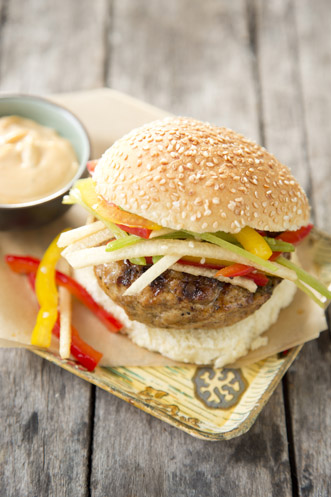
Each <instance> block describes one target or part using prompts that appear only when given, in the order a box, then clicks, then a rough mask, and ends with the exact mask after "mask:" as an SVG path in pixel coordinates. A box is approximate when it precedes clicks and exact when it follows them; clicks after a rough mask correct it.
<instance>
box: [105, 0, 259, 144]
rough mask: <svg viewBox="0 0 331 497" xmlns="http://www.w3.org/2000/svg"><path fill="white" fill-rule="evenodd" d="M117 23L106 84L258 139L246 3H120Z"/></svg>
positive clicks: (111, 37) (211, 0)
mask: <svg viewBox="0 0 331 497" xmlns="http://www.w3.org/2000/svg"><path fill="white" fill-rule="evenodd" d="M229 4H230V5H229ZM112 26H113V29H112V31H111V32H110V33H109V42H110V43H111V60H110V62H109V71H108V78H107V82H108V84H109V86H111V87H113V88H116V89H118V90H121V91H124V92H127V93H129V94H130V95H133V96H135V97H137V98H140V99H142V100H145V101H147V102H149V103H152V104H155V105H157V106H158V107H161V108H164V109H166V110H169V111H171V112H174V113H176V114H178V115H189V116H193V117H198V118H199V119H205V120H209V121H211V122H213V123H215V124H220V125H223V126H227V127H230V128H233V129H236V130H237V131H240V132H242V133H244V134H246V135H248V136H250V137H251V138H253V139H258V117H257V114H256V108H257V97H256V93H255V88H254V78H253V76H252V67H251V52H250V46H249V34H248V31H247V22H246V16H245V2H244V1H243V0H240V1H239V2H224V1H221V2H220V1H218V0H207V1H204V2H199V1H197V0H195V1H190V0H185V1H181V2H176V1H174V0H171V1H168V2H162V1H159V0H158V1H154V2H149V1H148V0H144V1H140V2H133V1H131V0H121V1H116V2H114V7H113V23H112Z"/></svg>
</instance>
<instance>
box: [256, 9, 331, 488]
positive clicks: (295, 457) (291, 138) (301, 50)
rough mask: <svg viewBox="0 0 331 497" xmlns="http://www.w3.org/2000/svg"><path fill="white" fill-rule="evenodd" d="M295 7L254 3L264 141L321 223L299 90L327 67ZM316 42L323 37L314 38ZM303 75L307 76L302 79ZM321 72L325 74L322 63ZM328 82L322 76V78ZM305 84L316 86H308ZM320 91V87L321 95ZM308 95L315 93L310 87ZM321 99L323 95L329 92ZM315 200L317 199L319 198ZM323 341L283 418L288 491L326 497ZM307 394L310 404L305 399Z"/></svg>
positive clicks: (306, 361) (304, 362) (316, 135)
mask: <svg viewBox="0 0 331 497" xmlns="http://www.w3.org/2000/svg"><path fill="white" fill-rule="evenodd" d="M307 5H308V4H307ZM296 7H297V9H299V10H300V13H299V12H298V11H297V10H296V9H295V6H294V5H293V2H292V1H291V0H282V1H280V2H277V4H276V3H271V2H268V3H266V2H262V1H259V2H258V10H257V27H258V40H259V43H258V52H259V70H260V77H261V88H262V102H263V104H262V107H263V111H264V119H263V122H264V130H265V139H266V146H267V147H268V148H269V149H271V150H273V151H274V152H275V153H276V151H277V157H279V158H280V159H281V160H282V161H283V162H284V163H285V164H288V165H289V166H291V167H292V170H293V172H294V174H295V176H296V177H297V178H298V179H299V181H300V182H301V184H302V185H303V186H304V187H305V189H306V191H307V193H308V194H309V197H310V201H311V203H312V205H313V206H314V207H315V209H314V212H313V215H314V217H315V222H316V223H317V226H319V227H321V228H323V227H324V228H327V226H326V225H325V224H324V218H323V215H322V214H321V213H320V210H321V204H324V207H323V213H325V212H327V213H328V217H329V216H330V201H329V200H328V199H327V198H326V197H327V195H328V188H329V184H326V185H325V186H324V187H323V188H322V191H317V190H316V186H314V185H316V181H318V179H316V175H315V172H316V171H318V170H319V166H318V163H319V160H320V159H319V158H318V157H316V156H315V155H313V153H312V150H311V146H310V145H309V143H310V141H311V140H314V141H315V140H320V139H321V136H325V135H324V131H322V130H321V127H320V126H316V125H315V124H316V122H315V123H314V124H313V122H312V121H310V120H305V116H307V115H310V113H311V112H312V109H311V108H310V103H309V102H308V101H307V98H306V97H305V93H304V91H303V88H305V87H306V86H307V85H309V84H311V80H312V79H314V78H315V77H316V76H315V75H314V72H315V70H316V71H317V72H318V71H319V70H320V68H321V67H323V68H324V69H323V70H324V71H327V66H326V65H325V64H323V63H322V62H321V59H320V58H319V59H318V60H315V59H314V57H312V55H311V47H310V43H312V42H313V39H314V40H315V39H316V37H318V36H319V35H318V32H320V27H321V24H320V22H311V21H312V17H311V12H309V13H308V11H306V13H305V14H304V13H302V4H301V3H300V6H299V5H297V6H296ZM309 10H310V9H309ZM317 10H318V9H317ZM324 14H325V12H324ZM321 15H322V11H320V12H319V14H318V15H317V16H316V14H315V16H316V17H315V21H317V18H319V17H320V16H321ZM296 16H299V17H300V16H304V18H305V19H306V22H307V26H308V25H309V30H310V39H309V40H308V39H307V37H306V35H304V33H303V32H300V31H298V30H297V28H296V26H297V22H298V21H297V18H296ZM308 18H309V21H308ZM329 20H331V19H330V18H329ZM323 39H324V38H323ZM319 43H320V44H323V43H324V42H323V41H322V39H320V40H319ZM308 44H309V47H307V45H308ZM275 47H277V49H275ZM329 48H330V47H329ZM329 48H327V49H326V50H328V49H329ZM307 49H308V53H307ZM322 50H325V48H323V49H322ZM299 55H300V57H299ZM307 57H311V60H310V64H311V65H310V68H309V70H308V69H307V68H306V71H305V72H304V73H303V72H302V64H303V61H302V59H304V61H305V64H308V62H307V61H306V58H307ZM313 59H314V60H313ZM312 64H314V67H312ZM305 78H308V81H307V82H306V81H305ZM328 78H331V67H330V66H329V72H328ZM328 81H329V82H330V79H329V80H328ZM324 84H325V82H324ZM312 86H313V87H314V88H316V89H317V87H316V86H314V85H312ZM318 91H319V90H318ZM322 93H323V90H322ZM326 94H327V91H326V87H325V88H324V95H325V96H326ZM315 98H316V99H317V93H316V95H315ZM327 98H329V100H330V97H329V96H328V97H327ZM320 111H321V112H324V113H325V112H328V109H323V110H322V109H321V108H320ZM324 115H325V114H324ZM329 115H330V113H329ZM322 140H323V138H322ZM315 146H317V144H316V145H315ZM326 146H327V147H329V144H328V145H327V144H326V143H324V153H326V148H325V147H326ZM326 170H327V165H326V163H324V164H322V166H321V170H319V172H318V173H317V176H318V177H320V175H321V174H322V171H326ZM325 180H326V178H325V179H324V181H325ZM327 183H328V182H327ZM321 198H323V199H324V202H323V201H322V202H321ZM322 344H323V345H322ZM330 346H331V343H330V340H329V339H328V337H327V335H323V336H322V337H321V338H320V339H319V340H318V341H317V342H314V343H313V344H307V345H306V346H305V347H304V350H303V352H302V353H301V355H300V357H299V359H298V360H297V361H296V363H295V365H294V367H292V368H291V369H290V372H289V373H288V380H287V383H286V384H285V387H286V393H287V395H288V399H287V401H288V406H287V407H288V409H287V416H288V423H289V431H290V437H289V451H290V457H291V469H292V473H293V478H294V479H293V485H294V491H295V494H296V493H299V494H300V495H302V496H305V495H323V496H324V495H325V496H326V495H329V493H330V486H329V485H330V483H329V482H330V481H331V468H330V464H329V461H328V458H329V455H330V443H329V437H323V435H322V434H323V433H330V423H331V416H330V415H329V409H328V405H329V406H330V405H331V404H330V396H329V395H328V391H329V385H330V374H329V372H330V357H329V355H330V353H331V347H330ZM323 351H324V353H323ZM313 392H314V393H313ZM315 392H318V393H315ZM312 395H313V396H314V399H315V400H316V401H315V402H314V401H313V402H312V401H311V396H312ZM317 425H318V427H317ZM311 430H312V434H316V436H315V438H314V441H313V443H312V447H314V448H313V450H311V449H310V448H309V447H311V445H310V444H311V438H312V436H314V435H312V436H311V435H310V432H311ZM317 447H319V449H318V450H317V449H316V448H317Z"/></svg>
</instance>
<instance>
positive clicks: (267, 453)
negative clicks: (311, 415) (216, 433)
mask: <svg viewBox="0 0 331 497" xmlns="http://www.w3.org/2000/svg"><path fill="white" fill-rule="evenodd" d="M283 416H284V413H283V401H282V390H281V386H279V387H278V389H277V391H276V392H275V393H274V395H273V397H272V398H271V400H270V402H269V404H268V405H267V407H266V408H265V409H264V411H263V412H262V414H261V415H260V417H259V418H258V421H257V422H256V424H255V425H254V426H253V428H252V429H251V430H250V431H249V432H248V433H247V434H246V435H243V436H242V437H240V438H237V439H233V440H229V441H226V442H206V441H203V440H198V439H195V438H192V437H191V436H190V435H187V434H185V433H183V432H181V431H179V430H177V429H176V428H173V427H171V426H169V425H167V424H165V423H163V422H162V421H159V420H157V419H155V418H153V417H152V416H150V415H148V414H145V413H143V412H141V411H138V409H136V408H134V407H133V406H130V405H128V404H126V403H125V402H123V401H121V400H119V399H116V398H114V397H111V396H109V395H107V393H105V392H103V391H102V390H97V396H96V416H95V432H94V450H93V472H92V479H91V495H92V496H93V497H97V496H104V495H116V497H133V496H137V497H138V496H139V497H142V496H154V495H157V496H158V497H168V496H170V495H175V496H176V497H194V496H196V497H204V496H206V497H212V496H220V495H224V496H228V495H229V496H230V495H231V496H234V495H235V496H238V497H240V496H247V495H254V497H265V496H266V495H268V496H275V497H276V496H282V497H283V496H284V497H286V496H288V497H290V496H292V492H291V486H290V482H289V474H288V459H287V447H286V445H287V441H286V438H285V437H284V434H283V429H282V427H281V426H280V424H279V420H280V419H283Z"/></svg>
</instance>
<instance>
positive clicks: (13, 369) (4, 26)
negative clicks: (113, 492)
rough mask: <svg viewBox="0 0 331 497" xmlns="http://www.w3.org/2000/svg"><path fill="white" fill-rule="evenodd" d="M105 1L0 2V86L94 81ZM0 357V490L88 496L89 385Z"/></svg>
mask: <svg viewBox="0 0 331 497" xmlns="http://www.w3.org/2000/svg"><path fill="white" fill-rule="evenodd" d="M107 4H108V2H107V0H97V1H95V2H88V1H85V0H84V1H82V2H79V4H78V3H77V2H76V3H75V2H74V3H72V2H66V1H59V2H55V3H54V2H51V1H50V0H46V1H44V2H39V1H38V0H29V1H28V2H20V1H17V0H4V1H3V2H1V6H0V15H1V27H0V29H1V31H0V40H1V43H0V45H1V46H0V90H5V91H20V92H24V93H27V92H33V93H51V92H53V91H57V92H59V91H62V90H74V89H77V90H78V89H85V88H90V87H93V86H101V85H102V84H103V75H104V64H103V61H104V56H105V55H104V49H105V45H104V26H105V12H106V10H107ZM1 7H2V8H1ZM0 355H1V362H0V382H1V404H0V406H1V420H2V430H1V432H0V495H1V496H10V497H11V496H13V495H20V496H30V495H43V496H48V495H54V496H55V495H59V496H60V495H61V496H62V495H63V496H64V495H67V496H73V495H75V496H76V495H77V496H85V495H88V490H87V487H88V479H89V450H90V441H91V421H92V419H91V413H90V407H91V395H92V393H93V392H94V390H93V387H92V386H91V385H89V384H87V383H85V382H83V381H81V380H79V379H78V378H76V377H74V376H72V375H70V374H68V373H65V372H64V371H63V370H60V369H59V368H57V367H56V366H54V365H51V364H49V363H47V362H46V361H43V360H41V359H40V358H38V357H36V356H34V355H32V354H31V353H29V352H26V351H9V350H0Z"/></svg>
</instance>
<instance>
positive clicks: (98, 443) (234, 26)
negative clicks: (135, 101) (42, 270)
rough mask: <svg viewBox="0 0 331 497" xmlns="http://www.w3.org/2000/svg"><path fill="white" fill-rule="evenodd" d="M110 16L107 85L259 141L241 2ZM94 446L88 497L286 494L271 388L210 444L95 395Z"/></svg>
mask: <svg viewBox="0 0 331 497" xmlns="http://www.w3.org/2000/svg"><path fill="white" fill-rule="evenodd" d="M113 16H114V17H113V20H112V25H113V31H112V33H111V36H110V37H109V40H110V43H111V50H110V53H111V54H112V57H111V60H110V61H109V70H108V82H109V84H111V86H113V87H114V88H117V89H120V90H124V91H127V92H129V93H131V94H133V95H135V96H137V97H139V98H142V99H144V100H148V101H149V102H152V103H154V104H155V105H158V106H163V107H164V108H166V109H167V110H170V111H172V112H174V113H178V114H184V115H185V114H186V115H194V116H196V117H199V118H202V119H208V120H210V121H213V122H216V123H219V124H224V125H227V126H231V127H233V128H235V129H237V130H240V131H242V132H243V133H245V134H247V135H249V136H251V137H253V138H256V139H258V138H259V117H258V115H257V112H256V110H257V108H258V105H257V91H256V87H255V76H254V69H255V66H254V65H253V64H252V58H254V54H253V53H252V51H251V50H252V47H251V44H250V36H252V33H249V29H248V23H247V17H246V4H245V3H244V2H226V1H223V2H216V1H208V2H204V3H203V5H202V4H201V3H200V2H194V3H192V2H190V1H183V2H176V1H170V2H167V3H164V2H161V1H157V2H153V3H150V2H140V3H134V2H131V1H129V0H125V1H123V0H121V1H118V2H115V3H114V7H113ZM180 19H181V20H182V21H181V22H179V20H180ZM184 20H185V22H184ZM124 40H126V43H125V44H123V43H124V42H123V41H124ZM93 447H94V450H93V458H92V476H91V482H92V487H91V488H92V495H93V496H95V497H97V496H102V495H107V494H109V492H112V493H113V494H114V495H117V496H119V497H120V496H129V495H132V496H133V495H139V496H140V495H159V496H165V495H176V496H177V495H178V496H182V495H190V496H193V495H199V496H201V497H203V496H207V495H208V496H213V495H215V496H216V495H222V494H223V495H238V496H240V495H247V494H249V493H251V494H252V495H264V496H265V495H292V491H291V478H290V471H289V461H288V454H287V438H286V429H285V417H284V405H283V399H282V392H281V389H280V388H279V389H278V391H277V393H276V395H275V396H274V397H273V398H272V400H271V403H270V404H269V406H268V408H267V409H266V410H265V411H264V413H263V414H262V416H261V417H260V418H259V419H258V421H257V423H256V425H255V427H254V428H253V430H252V431H251V432H250V433H249V434H247V435H246V436H244V437H241V438H239V439H237V440H233V441H230V442H225V443H218V444H212V443H207V442H203V441H199V440H195V439H192V438H190V437H189V436H188V435H185V434H184V433H181V432H179V431H178V430H175V429H174V428H171V427H169V426H168V425H165V424H164V423H161V422H160V421H158V420H155V419H153V418H151V417H149V416H147V415H146V414H144V413H142V412H139V411H137V410H136V409H134V408H132V407H131V406H129V405H127V404H125V403H123V402H122V401H120V400H118V399H114V398H111V397H109V396H108V395H107V394H105V393H104V392H102V391H99V390H98V391H97V396H96V416H95V429H94V441H93ZM110 461H111V462H110ZM109 468H110V469H109ZM277 492H278V494H277Z"/></svg>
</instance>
